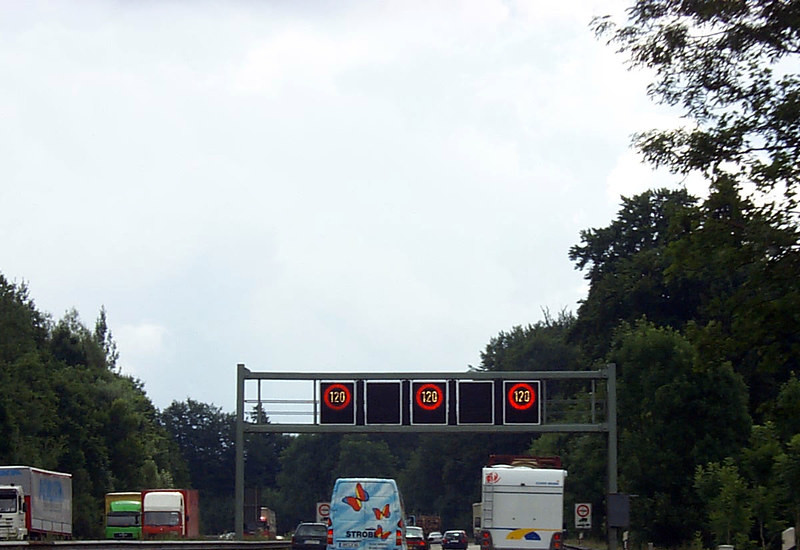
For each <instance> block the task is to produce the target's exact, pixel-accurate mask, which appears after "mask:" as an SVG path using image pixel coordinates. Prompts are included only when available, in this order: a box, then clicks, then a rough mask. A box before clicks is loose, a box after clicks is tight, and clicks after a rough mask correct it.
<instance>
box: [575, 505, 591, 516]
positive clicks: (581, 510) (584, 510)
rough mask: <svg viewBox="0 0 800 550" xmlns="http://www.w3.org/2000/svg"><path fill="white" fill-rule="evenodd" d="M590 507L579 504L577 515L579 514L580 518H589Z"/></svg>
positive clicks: (576, 509)
mask: <svg viewBox="0 0 800 550" xmlns="http://www.w3.org/2000/svg"><path fill="white" fill-rule="evenodd" d="M589 511H590V510H589V506H588V505H586V504H578V505H577V506H575V513H576V514H578V517H581V518H585V517H588V516H589Z"/></svg>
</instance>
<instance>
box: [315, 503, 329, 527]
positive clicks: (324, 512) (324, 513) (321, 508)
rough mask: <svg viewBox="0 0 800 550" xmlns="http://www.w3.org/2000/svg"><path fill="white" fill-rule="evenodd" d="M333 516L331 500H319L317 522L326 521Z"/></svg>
mask: <svg viewBox="0 0 800 550" xmlns="http://www.w3.org/2000/svg"><path fill="white" fill-rule="evenodd" d="M330 516H331V503H330V502H317V523H326V522H327V521H328V518H329V517H330Z"/></svg>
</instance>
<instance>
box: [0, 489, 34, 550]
mask: <svg viewBox="0 0 800 550" xmlns="http://www.w3.org/2000/svg"><path fill="white" fill-rule="evenodd" d="M25 508H26V505H25V493H24V491H23V490H22V487H19V486H18V485H0V540H25V539H26V538H28V528H27V527H26V525H25Z"/></svg>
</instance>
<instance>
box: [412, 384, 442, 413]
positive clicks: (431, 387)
mask: <svg viewBox="0 0 800 550" xmlns="http://www.w3.org/2000/svg"><path fill="white" fill-rule="evenodd" d="M427 391H433V392H434V393H435V394H436V400H435V401H433V402H432V403H426V402H425V399H424V398H423V396H422V394H423V392H427ZM414 400H415V401H416V402H417V405H419V406H420V407H422V408H423V409H425V410H426V411H435V410H436V409H438V408H439V407H441V406H442V402H443V401H444V396H443V395H442V388H440V387H439V386H438V385H437V384H423V385H421V386H420V387H419V389H418V390H417V393H416V394H415V395H414Z"/></svg>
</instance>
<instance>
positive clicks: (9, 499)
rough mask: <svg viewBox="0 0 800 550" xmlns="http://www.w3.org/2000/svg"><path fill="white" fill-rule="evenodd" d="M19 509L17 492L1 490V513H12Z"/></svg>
mask: <svg viewBox="0 0 800 550" xmlns="http://www.w3.org/2000/svg"><path fill="white" fill-rule="evenodd" d="M16 511H17V492H16V491H0V513H5V514H8V513H12V512H16Z"/></svg>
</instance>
